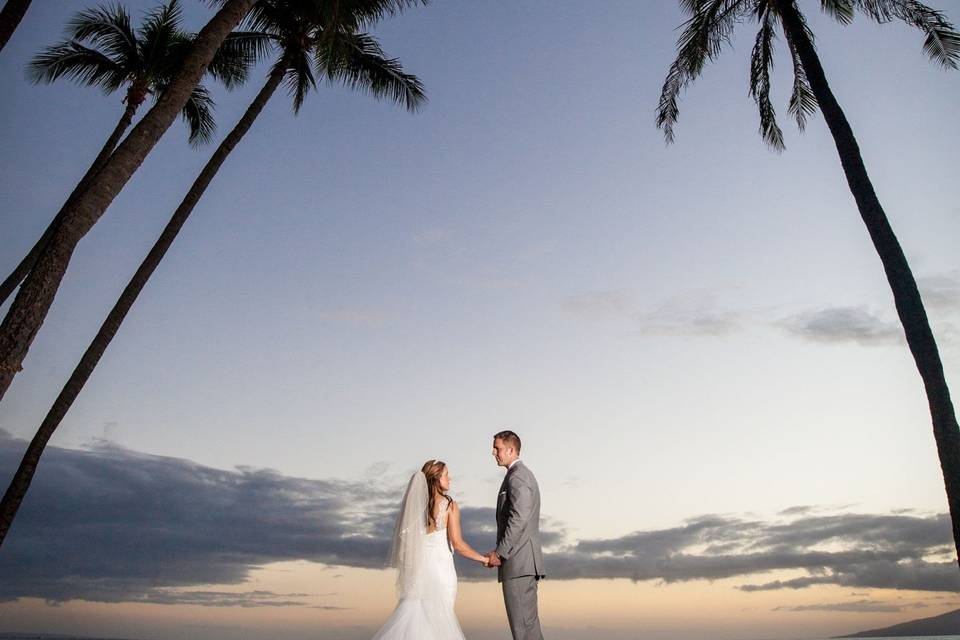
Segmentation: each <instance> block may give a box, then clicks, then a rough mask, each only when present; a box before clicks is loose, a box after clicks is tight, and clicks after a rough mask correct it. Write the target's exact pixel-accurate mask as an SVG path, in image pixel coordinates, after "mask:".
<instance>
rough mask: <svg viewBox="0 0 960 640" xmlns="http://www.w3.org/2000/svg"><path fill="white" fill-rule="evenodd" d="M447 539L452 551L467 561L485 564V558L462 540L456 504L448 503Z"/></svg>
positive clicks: (458, 506)
mask: <svg viewBox="0 0 960 640" xmlns="http://www.w3.org/2000/svg"><path fill="white" fill-rule="evenodd" d="M447 538H448V539H449V540H450V545H451V546H452V547H453V550H454V551H456V552H457V553H459V554H460V555H462V556H463V557H464V558H467V559H469V560H476V561H477V562H480V563H482V564H484V563H486V561H487V557H486V556H483V555H480V554H479V553H477V552H476V551H474V549H473V547H471V546H470V545H468V544H467V543H466V541H465V540H464V539H463V535H462V534H461V530H460V505H458V504H457V503H456V502H451V503H450V513H449V514H448V515H447Z"/></svg>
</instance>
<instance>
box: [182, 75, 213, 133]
mask: <svg viewBox="0 0 960 640" xmlns="http://www.w3.org/2000/svg"><path fill="white" fill-rule="evenodd" d="M213 107H214V102H213V99H212V98H211V97H210V93H209V91H207V88H206V87H204V86H203V85H202V84H199V85H197V86H196V87H194V88H193V92H192V93H191V94H190V99H189V100H187V103H186V104H185V105H183V109H181V110H180V116H181V117H182V118H183V121H184V122H186V123H187V126H188V127H189V128H190V145H191V146H194V147H196V146H199V145H201V144H207V143H209V142H210V140H211V139H212V138H213V134H214V132H215V131H216V128H217V127H216V122H215V120H214V118H213Z"/></svg>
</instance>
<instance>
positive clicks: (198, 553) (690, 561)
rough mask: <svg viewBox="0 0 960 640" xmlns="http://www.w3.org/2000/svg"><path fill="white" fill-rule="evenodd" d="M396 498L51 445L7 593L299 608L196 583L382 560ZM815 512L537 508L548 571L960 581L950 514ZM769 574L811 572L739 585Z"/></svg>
mask: <svg viewBox="0 0 960 640" xmlns="http://www.w3.org/2000/svg"><path fill="white" fill-rule="evenodd" d="M25 446H26V443H25V442H24V441H22V440H18V439H14V438H11V437H10V436H9V434H6V433H4V432H2V430H0V478H9V477H10V475H12V472H13V469H14V468H15V466H16V464H17V463H18V462H19V456H20V455H21V454H22V452H23V449H24V447H25ZM545 490H549V488H545ZM401 493H402V487H401V486H392V485H380V484H377V483H376V482H373V483H371V482H363V483H359V482H343V481H336V480H311V479H305V478H295V477H290V476H285V475H282V474H279V473H277V472H274V471H270V470H257V469H249V468H238V469H235V470H220V469H213V468H210V467H205V466H202V465H198V464H196V463H193V462H190V461H189V460H182V459H177V458H167V457H162V456H153V455H147V454H142V453H137V452H134V451H129V450H126V449H121V448H118V447H115V446H110V445H105V444H102V443H101V444H98V445H97V446H95V447H94V448H92V449H89V450H73V449H62V448H58V447H49V448H48V450H47V453H46V454H45V456H44V460H43V464H42V465H41V467H40V472H39V473H38V475H37V477H36V479H35V480H34V483H33V486H32V487H31V490H30V494H29V495H28V496H27V500H26V501H25V502H24V505H23V507H22V509H21V512H20V514H19V516H18V518H17V520H16V522H15V523H14V526H13V528H12V529H11V531H10V534H9V536H8V538H7V540H6V541H5V543H4V547H3V551H2V553H0V575H3V576H4V580H3V581H0V601H3V600H11V599H16V598H21V597H37V598H44V599H46V600H48V601H50V602H63V601H67V600H72V599H85V600H91V601H102V602H131V601H132V602H155V603H169V604H176V603H191V604H199V605H202V606H242V607H280V606H314V605H316V602H315V601H313V602H311V603H310V604H304V603H306V602H308V600H307V599H305V598H306V594H274V593H270V592H256V591H255V592H246V593H235V592H230V591H228V590H224V591H209V590H203V591H191V588H207V589H208V588H209V587H208V585H239V584H242V583H243V582H244V581H245V580H247V579H248V577H249V575H250V572H251V571H252V570H253V569H255V568H257V567H261V566H264V565H266V564H268V563H271V562H277V561H285V560H306V561H311V562H316V563H323V564H325V565H329V566H345V567H361V568H381V567H384V565H385V560H386V556H387V550H388V546H389V540H390V536H391V535H392V532H393V524H394V518H395V513H396V509H397V503H398V501H399V496H400V494H401ZM818 509H819V508H817V507H803V508H794V509H788V510H786V511H785V512H782V514H783V515H780V516H777V517H774V518H767V519H761V518H756V517H752V518H744V517H736V516H725V515H707V516H700V517H697V518H692V519H690V520H687V521H686V522H684V523H683V524H681V525H680V526H677V527H670V528H665V529H653V530H643V531H636V532H633V533H630V534H627V535H624V536H620V537H616V538H608V539H585V540H579V541H572V540H571V539H570V537H569V534H568V531H567V528H566V527H565V525H564V523H562V522H557V521H555V520H553V519H551V518H550V517H544V519H543V521H542V529H543V536H544V543H545V544H546V546H547V550H548V553H547V558H546V564H547V573H548V575H549V577H550V578H551V579H556V580H572V579H577V578H626V579H631V580H635V581H646V580H651V581H659V582H663V583H674V582H683V581H689V580H717V579H723V578H737V577H742V578H744V579H745V582H744V583H743V584H741V585H740V588H741V589H742V590H743V591H747V592H751V591H769V590H778V589H799V588H804V587H808V586H812V585H817V584H832V585H840V586H844V587H849V588H852V589H870V588H889V589H913V590H923V591H931V592H934V591H940V592H946V593H956V592H957V591H958V590H960V576H958V575H957V571H956V562H955V560H954V559H953V558H952V557H951V556H950V553H951V548H952V547H951V534H950V522H949V519H948V517H947V515H946V514H938V515H924V514H919V513H913V512H906V513H900V514H876V515H873V514H852V513H826V514H825V513H823V512H822V511H819V510H818ZM494 523H495V518H494V512H493V509H492V508H491V507H479V508H478V507H470V506H469V505H464V506H463V525H464V535H465V537H466V538H467V540H468V541H469V542H470V543H471V544H473V545H474V546H476V547H477V548H491V547H492V546H493V542H494V537H495V525H494ZM64 559H69V561H66V562H65V561H64ZM458 571H459V573H460V575H461V578H462V579H466V580H490V579H492V573H491V572H489V571H488V570H485V569H483V568H482V567H479V566H478V565H476V564H475V563H464V564H462V565H460V566H459V568H458ZM777 571H791V572H792V573H794V574H795V573H796V572H797V571H802V572H804V573H805V575H802V576H800V577H795V578H791V579H787V580H782V581H781V580H773V581H767V582H763V581H756V580H752V581H748V580H749V578H748V577H752V576H756V575H761V574H765V573H769V572H777ZM335 604H336V603H330V604H329V605H326V604H325V605H324V606H335Z"/></svg>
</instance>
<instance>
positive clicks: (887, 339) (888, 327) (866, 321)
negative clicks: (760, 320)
mask: <svg viewBox="0 0 960 640" xmlns="http://www.w3.org/2000/svg"><path fill="white" fill-rule="evenodd" d="M777 325H778V326H779V327H780V328H782V329H784V330H785V331H787V332H788V333H790V334H792V335H795V336H797V337H800V338H803V339H805V340H811V341H814V342H825V343H842V342H855V343H857V344H861V345H867V346H872V345H882V344H895V343H897V342H901V341H903V330H902V329H901V327H900V325H899V324H898V323H896V322H892V321H889V320H885V319H883V318H881V317H880V316H879V315H878V314H877V313H875V312H873V311H871V310H870V309H868V308H867V307H828V308H825V309H819V310H817V311H808V312H804V313H799V314H796V315H793V316H789V317H787V318H784V319H782V320H780V321H779V322H778V323H777Z"/></svg>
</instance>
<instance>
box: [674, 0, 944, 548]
mask: <svg viewBox="0 0 960 640" xmlns="http://www.w3.org/2000/svg"><path fill="white" fill-rule="evenodd" d="M681 5H682V7H683V9H684V10H685V11H686V12H687V13H688V14H690V15H691V17H690V19H689V20H688V21H687V22H686V23H685V28H684V30H683V32H682V34H681V35H680V38H679V40H678V42H677V49H678V53H677V58H676V60H674V62H673V64H672V65H671V66H670V70H669V72H668V73H667V78H666V81H665V82H664V85H663V91H662V93H661V95H660V104H659V107H658V109H657V126H658V127H660V128H661V129H663V131H664V134H665V136H666V139H667V141H668V142H672V141H673V127H674V125H675V124H676V121H677V116H678V113H679V111H678V108H677V99H678V96H679V94H680V91H681V90H682V89H683V88H684V87H686V86H688V85H689V84H690V83H692V82H693V81H694V80H696V78H697V77H698V76H699V75H700V73H701V72H702V70H703V67H704V65H705V64H706V63H707V62H708V61H712V60H714V59H716V58H717V57H718V56H719V54H720V52H721V50H722V48H723V45H724V43H728V42H729V41H730V38H731V37H732V34H733V30H734V28H735V27H736V25H737V24H739V23H740V22H742V21H743V20H745V19H750V18H756V20H757V21H758V23H759V25H760V29H759V31H758V32H757V36H756V40H755V43H754V47H753V51H752V55H751V64H750V95H751V96H752V97H753V99H754V101H755V102H756V104H757V108H758V110H759V112H760V132H761V134H762V136H763V138H764V140H765V141H766V142H767V143H768V144H769V145H771V146H772V147H773V148H774V149H777V150H782V149H783V146H784V145H783V136H782V133H781V131H780V127H779V126H778V125H777V122H776V116H775V113H774V108H773V106H772V104H771V102H770V69H771V68H772V66H773V41H774V38H775V37H776V35H775V31H776V26H777V25H778V24H779V25H780V27H781V28H782V30H783V33H784V35H785V36H786V42H787V46H788V49H789V52H790V57H791V60H792V63H793V92H792V95H791V97H790V102H789V113H791V114H792V115H793V116H794V117H795V118H796V121H797V125H798V126H799V127H800V129H801V130H802V129H803V128H804V126H805V124H806V121H807V118H808V116H810V115H812V114H814V113H815V112H816V110H817V108H818V107H819V108H820V109H821V110H822V112H823V117H824V120H826V122H827V126H828V127H829V129H830V133H831V134H832V135H833V139H834V143H835V144H836V147H837V153H838V154H839V156H840V162H841V164H842V166H843V171H844V174H845V175H846V178H847V184H848V186H849V187H850V191H851V193H852V194H853V197H854V200H855V201H856V203H857V208H858V209H859V211H860V216H861V218H862V219H863V222H864V224H865V225H866V227H867V231H868V232H869V233H870V238H871V240H872V241H873V246H874V248H875V249H876V251H877V254H878V255H879V256H880V261H881V262H882V263H883V268H884V271H885V272H886V276H887V282H889V284H890V289H891V290H892V292H893V298H894V303H895V305H896V308H897V314H898V315H899V316H900V322H901V323H902V324H903V329H904V333H905V335H906V339H907V345H908V346H909V348H910V352H911V353H912V354H913V359H914V361H915V362H916V365H917V369H918V370H919V372H920V377H921V379H922V380H923V384H924V387H925V389H926V393H927V401H928V404H929V407H930V414H931V417H932V421H933V435H934V438H935V440H936V443H937V452H938V454H939V457H940V467H941V469H942V471H943V480H944V485H945V487H946V492H947V502H948V504H949V507H950V516H951V520H952V523H953V537H954V543H955V545H956V549H957V557H958V562H960V429H958V427H957V417H956V413H955V412H954V407H953V403H952V402H951V400H950V390H949V388H948V387H947V382H946V379H945V378H944V375H943V365H942V363H941V361H940V353H939V351H938V350H937V343H936V340H935V339H934V337H933V332H932V331H931V329H930V323H929V322H928V321H927V314H926V310H925V309H924V306H923V301H922V299H921V297H920V292H919V290H918V288H917V283H916V280H915V279H914V277H913V273H912V272H911V270H910V265H909V264H908V263H907V259H906V257H905V256H904V253H903V249H902V248H901V247H900V242H899V241H898V240H897V237H896V236H895V235H894V233H893V229H892V228H891V227H890V222H889V221H888V220H887V216H886V214H885V213H884V211H883V208H882V207H881V206H880V201H879V199H878V198H877V194H876V193H875V192H874V189H873V185H872V184H871V182H870V178H869V176H868V175H867V169H866V166H865V165H864V162H863V158H862V156H861V154H860V149H859V147H858V146H857V141H856V139H855V138H854V136H853V130H852V129H851V128H850V124H849V122H847V118H846V116H845V115H844V113H843V110H842V109H841V108H840V105H839V104H838V102H837V99H836V98H835V97H834V95H833V91H832V90H831V89H830V85H829V84H828V83H827V79H826V75H825V73H824V70H823V67H822V65H821V64H820V58H819V56H818V55H817V52H816V49H815V47H814V45H813V33H812V32H811V31H810V29H809V27H808V26H807V22H806V19H805V18H804V16H803V14H802V13H801V12H800V10H799V9H798V8H797V6H796V2H795V0H681ZM820 5H821V7H822V8H823V10H824V11H826V12H827V13H828V14H829V15H830V16H832V17H833V18H835V19H837V20H838V21H840V22H841V23H842V24H847V23H849V22H850V21H851V20H852V19H853V16H854V13H855V11H858V10H859V11H861V12H862V13H864V14H866V15H867V16H868V17H870V18H871V19H873V20H875V21H877V22H879V23H881V24H883V23H886V22H890V21H892V20H894V19H896V20H901V21H903V22H905V23H907V24H908V25H910V26H913V27H916V28H917V29H920V30H921V31H923V32H924V33H925V34H926V40H925V42H924V45H923V49H924V51H925V52H926V53H927V55H928V56H929V57H930V59H931V60H933V61H935V62H937V63H939V64H940V65H942V66H943V67H944V68H947V69H956V68H957V66H958V62H960V34H958V33H957V32H956V31H955V30H954V28H953V25H951V24H950V23H949V22H948V21H947V19H946V17H945V15H944V14H943V13H941V12H940V11H936V10H934V9H932V8H930V7H928V6H926V5H924V4H922V3H920V2H916V1H915V0H821V2H820Z"/></svg>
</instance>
